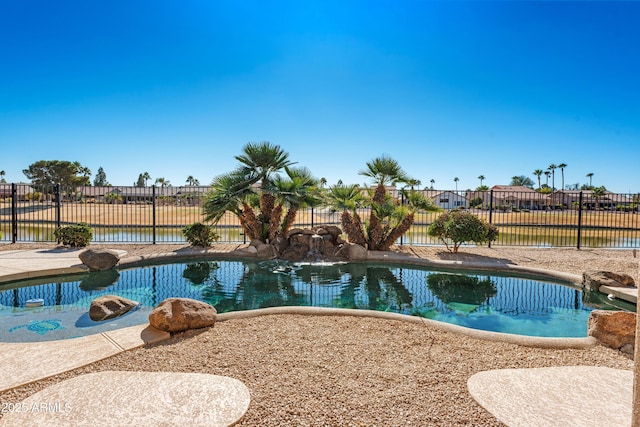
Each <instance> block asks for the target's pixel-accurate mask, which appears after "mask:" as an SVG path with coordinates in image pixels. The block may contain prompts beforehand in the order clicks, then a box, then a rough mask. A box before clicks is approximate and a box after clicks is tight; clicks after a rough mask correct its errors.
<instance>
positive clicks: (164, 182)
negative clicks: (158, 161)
mask: <svg viewBox="0 0 640 427" xmlns="http://www.w3.org/2000/svg"><path fill="white" fill-rule="evenodd" d="M156 184H160V187H162V188H164V187H169V186H170V185H171V184H170V183H169V180H168V179H164V178H163V177H160V178H156Z"/></svg>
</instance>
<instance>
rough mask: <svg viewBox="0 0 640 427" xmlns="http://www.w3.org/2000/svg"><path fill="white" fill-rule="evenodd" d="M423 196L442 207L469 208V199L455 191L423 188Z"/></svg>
mask: <svg viewBox="0 0 640 427" xmlns="http://www.w3.org/2000/svg"><path fill="white" fill-rule="evenodd" d="M424 195H425V197H427V198H429V199H431V200H433V203H434V204H435V205H436V206H438V207H440V208H442V209H458V208H464V209H467V208H469V199H468V198H466V197H465V196H463V195H462V193H456V192H455V191H438V190H424Z"/></svg>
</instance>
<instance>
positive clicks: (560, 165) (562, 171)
mask: <svg viewBox="0 0 640 427" xmlns="http://www.w3.org/2000/svg"><path fill="white" fill-rule="evenodd" d="M567 166H568V165H567V164H566V163H560V164H559V165H558V167H559V168H560V172H561V173H562V188H560V189H561V190H564V168H566V167H567Z"/></svg>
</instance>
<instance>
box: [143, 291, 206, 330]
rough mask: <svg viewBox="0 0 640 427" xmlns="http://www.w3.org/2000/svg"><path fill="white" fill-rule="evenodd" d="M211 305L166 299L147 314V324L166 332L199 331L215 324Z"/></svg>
mask: <svg viewBox="0 0 640 427" xmlns="http://www.w3.org/2000/svg"><path fill="white" fill-rule="evenodd" d="M216 317H217V311H216V309H215V308H214V307H212V306H211V305H209V304H207V303H205V302H202V301H198V300H194V299H191V298H167V299H165V300H164V301H162V302H161V303H160V304H159V305H158V306H157V307H156V308H154V309H153V311H152V312H151V313H150V314H149V324H150V325H151V326H153V327H154V328H156V329H160V330H161V331H166V332H181V331H186V330H189V329H200V328H206V327H209V326H213V325H215V323H216Z"/></svg>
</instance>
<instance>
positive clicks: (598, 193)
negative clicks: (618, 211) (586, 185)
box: [591, 187, 607, 210]
mask: <svg viewBox="0 0 640 427" xmlns="http://www.w3.org/2000/svg"><path fill="white" fill-rule="evenodd" d="M606 194H607V189H606V188H605V187H598V188H594V189H592V190H591V197H593V199H594V200H595V210H598V209H599V208H600V198H602V197H604V196H605V195H606Z"/></svg>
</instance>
